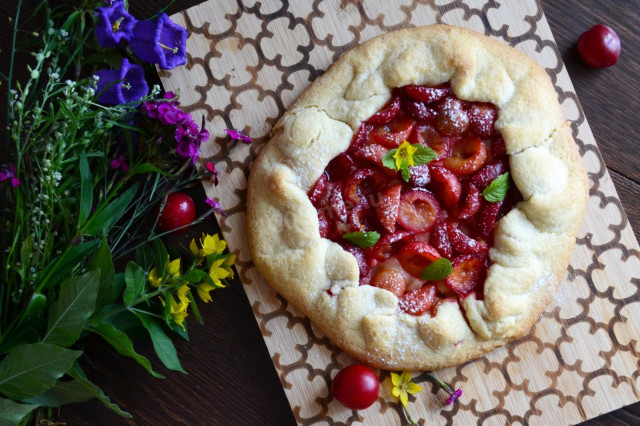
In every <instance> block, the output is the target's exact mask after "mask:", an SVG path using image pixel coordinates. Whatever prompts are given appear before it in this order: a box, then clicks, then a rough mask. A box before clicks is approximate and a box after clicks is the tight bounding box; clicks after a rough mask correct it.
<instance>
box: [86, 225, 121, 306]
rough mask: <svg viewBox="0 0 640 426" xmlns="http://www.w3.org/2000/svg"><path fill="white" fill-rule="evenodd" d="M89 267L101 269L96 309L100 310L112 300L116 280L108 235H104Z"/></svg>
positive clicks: (90, 268)
mask: <svg viewBox="0 0 640 426" xmlns="http://www.w3.org/2000/svg"><path fill="white" fill-rule="evenodd" d="M88 269H89V270H92V269H99V270H100V283H99V285H98V296H97V297H96V308H95V310H96V311H98V310H100V309H101V308H102V307H103V306H105V305H107V304H108V303H109V301H110V300H111V296H112V294H113V290H114V281H115V270H114V268H113V259H112V257H111V250H109V244H108V243H107V239H106V237H102V241H101V242H100V248H99V249H98V251H97V252H96V253H95V254H94V255H93V257H91V261H90V262H89V266H88Z"/></svg>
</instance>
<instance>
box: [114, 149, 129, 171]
mask: <svg viewBox="0 0 640 426" xmlns="http://www.w3.org/2000/svg"><path fill="white" fill-rule="evenodd" d="M109 165H110V166H111V168H112V169H114V170H117V169H121V170H122V171H123V172H125V173H126V172H128V171H129V162H128V161H127V157H125V156H124V154H120V155H119V156H117V157H116V158H114V159H113V160H111V162H110V163H109Z"/></svg>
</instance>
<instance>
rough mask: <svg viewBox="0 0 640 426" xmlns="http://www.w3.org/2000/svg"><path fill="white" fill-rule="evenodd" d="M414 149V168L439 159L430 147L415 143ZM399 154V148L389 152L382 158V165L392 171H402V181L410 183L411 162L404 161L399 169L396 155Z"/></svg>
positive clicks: (412, 145)
mask: <svg viewBox="0 0 640 426" xmlns="http://www.w3.org/2000/svg"><path fill="white" fill-rule="evenodd" d="M410 146H411V147H413V148H416V152H415V153H413V155H411V157H412V159H413V163H414V166H413V167H415V166H421V165H423V164H427V163H429V162H431V161H433V160H435V159H436V158H437V157H438V154H437V153H436V152H435V151H434V150H433V149H431V148H429V147H428V146H425V145H422V144H419V143H414V144H411V145H410ZM397 152H398V148H394V149H392V150H390V151H389V152H387V154H386V155H385V156H384V157H383V158H382V165H383V166H384V167H386V168H388V169H391V170H400V171H401V173H402V179H404V181H405V182H409V178H411V172H410V171H409V169H410V167H411V166H409V162H408V161H407V160H406V159H403V160H402V162H401V163H400V167H399V168H398V166H397V164H396V159H395V158H394V155H396V153H397Z"/></svg>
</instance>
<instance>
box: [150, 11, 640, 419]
mask: <svg viewBox="0 0 640 426" xmlns="http://www.w3.org/2000/svg"><path fill="white" fill-rule="evenodd" d="M241 3H242V4H241ZM389 3H391V2H387V1H384V0H377V1H376V0H365V1H357V0H315V1H306V0H297V1H296V0H293V1H289V2H285V1H277V0H265V1H263V2H256V1H251V0H245V1H242V2H241V1H240V0H238V1H232V0H210V1H208V2H206V3H203V4H201V5H199V6H196V7H193V8H191V9H189V10H187V11H184V12H182V13H180V14H177V15H175V16H173V17H172V18H173V19H174V20H175V21H176V22H178V23H180V24H181V25H184V26H185V27H187V28H188V29H189V32H190V38H189V40H188V42H187V51H188V62H187V66H186V67H180V68H178V69H176V70H172V71H170V72H168V71H162V72H161V78H162V81H163V84H164V85H165V88H166V89H167V90H174V91H177V90H181V101H182V105H183V106H184V107H185V108H186V109H187V110H188V111H190V112H192V113H193V114H194V116H195V117H198V116H200V115H201V114H202V115H204V116H205V117H206V119H207V122H208V124H207V128H208V130H209V131H210V132H211V135H212V138H211V140H210V141H209V142H208V143H207V144H206V146H204V147H203V150H202V159H203V160H205V161H206V160H212V161H215V162H216V164H217V166H218V169H219V170H220V184H219V185H218V186H217V187H213V186H210V185H209V186H206V188H205V189H206V191H207V194H208V195H209V196H210V197H214V198H216V199H218V200H219V201H220V203H221V205H222V206H223V208H224V210H225V211H226V212H227V216H226V217H222V216H218V221H219V224H220V227H221V229H222V231H223V234H224V237H225V238H226V240H227V242H228V244H229V247H230V249H231V250H232V251H233V252H235V253H237V254H238V260H237V262H236V266H237V270H238V273H239V274H240V277H241V280H242V283H243V285H244V289H245V291H246V293H247V296H248V298H249V300H250V302H251V305H252V308H253V312H254V314H255V317H256V320H257V322H258V325H259V326H260V329H261V330H262V333H263V336H264V339H265V342H266V344H267V347H268V349H269V351H270V353H271V356H272V359H273V363H274V366H275V368H276V370H277V371H278V374H279V377H280V380H281V382H282V386H283V387H284V390H285V393H286V395H287V397H288V398H289V402H290V404H291V409H292V411H293V414H294V416H295V418H296V420H297V421H298V423H300V424H312V423H324V422H328V423H334V422H339V423H346V424H351V423H361V422H363V423H366V424H385V425H386V424H389V425H397V424H400V423H401V419H402V418H403V414H402V411H401V408H400V405H399V404H398V403H396V401H395V399H394V398H393V397H392V396H391V394H390V386H389V379H388V378H389V373H388V372H380V378H381V381H382V380H384V382H383V385H382V391H381V393H380V397H379V398H378V401H377V402H376V403H375V404H374V405H373V406H371V407H370V408H368V409H367V410H362V411H358V412H356V411H351V410H348V409H346V408H344V407H342V406H341V405H340V404H339V403H338V402H337V401H335V400H334V399H333V397H332V396H331V393H330V391H329V387H330V381H331V378H332V377H333V376H335V374H336V373H337V371H338V370H339V369H340V368H342V367H344V366H345V365H348V364H351V363H353V360H352V359H350V358H349V357H348V356H347V355H345V354H344V353H342V352H341V351H340V350H338V349H337V348H335V347H334V346H333V345H332V344H331V343H330V342H329V341H328V340H327V339H326V338H325V337H324V336H323V335H322V333H320V332H319V331H318V330H316V329H315V328H314V326H313V325H312V324H311V323H310V322H309V321H308V320H307V319H305V318H304V317H301V316H300V315H299V314H298V313H297V312H296V311H295V310H294V309H293V308H291V307H290V306H289V305H288V304H287V302H286V301H285V300H284V299H283V298H282V297H280V296H279V295H278V294H276V293H275V292H274V291H273V290H272V289H271V288H270V287H269V286H268V285H267V284H266V283H265V281H264V280H263V279H262V277H260V275H259V274H258V273H257V271H256V270H255V268H254V267H253V263H252V261H251V258H250V255H249V249H248V245H247V238H246V228H245V200H246V191H245V186H246V179H247V175H248V172H249V166H250V164H251V161H252V160H253V159H254V158H255V157H256V154H257V152H259V151H260V149H261V148H262V146H263V144H264V143H265V142H266V141H267V135H268V133H269V130H270V129H271V127H272V126H273V124H274V123H275V122H276V120H277V118H278V117H279V116H280V115H281V114H282V113H283V112H284V111H285V109H286V108H287V107H288V106H289V105H290V104H291V103H292V102H293V101H294V100H295V99H296V98H297V97H298V95H299V94H300V93H301V92H302V91H303V90H304V89H305V88H306V87H308V86H309V85H310V84H311V82H312V81H313V80H314V79H315V78H316V77H317V76H319V75H320V74H322V72H323V70H324V69H326V68H327V67H328V66H329V65H330V64H331V63H332V62H334V61H335V60H336V59H337V58H338V57H340V55H342V54H343V53H344V52H345V51H347V50H349V49H350V48H352V47H354V46H355V45H357V44H359V43H361V42H363V41H366V40H368V39H370V38H372V37H374V36H376V35H378V34H381V33H385V32H389V31H393V30H395V29H400V28H405V27H410V26H418V25H427V24H432V23H436V22H438V23H446V24H451V25H459V26H464V27H468V28H471V29H473V30H476V31H478V32H481V33H485V34H488V35H490V36H492V37H495V38H497V39H500V40H502V41H504V42H506V43H509V44H510V45H512V46H514V47H515V48H517V49H520V50H522V51H524V52H525V53H527V54H528V55H529V56H531V57H532V58H534V59H535V60H536V61H538V62H539V63H540V64H541V65H542V66H544V67H545V68H546V69H547V71H548V73H549V75H550V76H551V78H552V81H553V83H554V84H555V88H556V91H557V93H558V96H559V99H560V102H561V103H562V107H563V110H564V113H565V115H566V117H567V118H568V119H569V120H571V121H572V129H573V134H574V137H575V138H576V141H577V142H578V144H579V146H580V152H581V154H582V158H583V161H584V163H585V166H586V169H587V172H588V175H589V181H590V198H589V206H588V210H587V214H586V217H585V219H584V222H583V225H582V228H581V231H580V233H579V235H578V238H577V245H576V249H575V251H574V254H573V258H572V261H571V265H570V266H569V271H568V275H567V278H566V279H565V281H564V282H563V284H562V285H561V286H560V290H559V293H558V295H557V296H556V297H555V299H554V301H553V302H552V304H551V306H549V308H548V309H547V311H546V312H545V313H544V314H543V316H542V318H541V320H540V322H539V323H538V324H537V325H536V326H535V327H534V328H533V330H532V332H531V333H530V335H528V336H527V337H525V338H523V339H521V340H519V341H517V342H514V343H512V344H510V345H508V346H506V347H504V348H501V349H498V350H496V351H494V352H492V353H490V354H488V355H487V356H485V357H483V358H481V359H478V360H475V361H472V362H468V363H466V364H463V365H461V366H458V367H455V368H449V369H445V370H441V371H438V372H437V375H438V376H439V377H440V378H442V379H443V380H445V381H448V382H449V383H451V384H452V385H453V386H454V387H456V388H458V387H461V388H462V389H463V391H464V395H463V397H462V398H461V400H460V402H459V403H458V404H456V405H454V406H448V407H444V406H443V402H444V401H445V400H446V395H445V394H444V393H443V392H438V391H437V388H436V387H435V386H433V385H431V384H430V382H428V381H427V380H426V378H425V377H424V376H421V375H420V373H414V376H415V377H414V381H416V382H418V383H420V384H422V385H423V387H425V390H423V391H422V392H420V393H419V394H418V395H417V397H415V398H412V402H411V403H410V405H409V410H410V412H411V413H412V416H413V417H414V419H415V420H419V419H422V422H423V424H429V425H432V424H451V423H455V424H471V423H483V424H505V423H524V424H542V425H549V424H565V423H577V422H580V421H582V420H586V419H589V418H592V417H595V416H597V415H599V414H602V413H605V412H608V411H611V410H614V409H617V408H620V407H622V406H625V405H627V404H630V403H633V402H636V401H638V400H639V398H640V396H639V395H640V394H639V384H640V379H639V375H640V373H639V372H638V366H639V365H640V363H639V357H638V353H639V351H640V343H639V342H640V340H638V336H640V314H639V312H640V291H639V290H638V284H639V283H640V251H639V249H638V243H637V241H636V239H635V237H634V235H633V232H632V230H631V228H630V226H629V223H628V221H627V218H626V215H625V213H624V211H623V209H622V205H621V203H620V200H619V199H618V196H617V194H616V190H615V188H614V186H613V183H612V181H611V178H610V176H609V174H608V172H607V170H606V168H605V166H604V163H603V161H602V158H601V156H600V153H599V151H598V148H597V146H596V143H595V141H594V138H593V135H592V133H591V130H590V129H589V126H588V124H587V121H586V119H585V117H584V114H583V111H582V108H581V107H580V104H579V102H578V99H577V96H576V94H575V91H574V89H573V86H572V84H571V80H570V79H569V76H568V74H567V72H566V69H565V67H564V65H563V63H562V59H561V56H560V54H559V52H558V50H557V48H556V45H555V42H554V40H553V36H552V34H551V32H550V29H549V26H548V24H547V21H546V19H545V16H544V13H543V12H542V9H541V7H540V5H539V4H538V3H537V2H536V1H535V0H517V1H514V0H511V1H508V2H507V1H490V0H476V1H465V2H448V1H434V0H403V1H398V2H395V4H393V5H391V4H389ZM226 128H235V129H240V130H243V131H245V132H246V133H247V134H249V135H251V136H252V137H253V138H254V143H253V144H252V145H249V146H248V145H242V144H240V145H238V146H237V147H236V148H235V149H233V150H232V151H231V152H229V147H230V142H229V139H228V138H227V137H226V134H225V133H224V129H226ZM212 380H215V378H212Z"/></svg>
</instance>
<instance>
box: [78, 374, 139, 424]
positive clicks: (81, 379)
mask: <svg viewBox="0 0 640 426" xmlns="http://www.w3.org/2000/svg"><path fill="white" fill-rule="evenodd" d="M67 374H68V375H69V376H71V377H73V378H74V379H76V381H77V382H78V383H80V384H82V385H83V386H84V387H85V388H87V390H88V391H89V392H91V394H93V396H95V397H96V398H98V399H99V400H100V402H102V403H103V404H104V405H106V406H107V407H108V408H110V409H112V410H113V411H114V412H115V413H116V414H118V415H119V416H122V417H128V418H131V414H129V413H127V412H126V411H123V410H122V409H121V408H120V407H118V405H117V404H114V403H113V402H111V400H110V399H109V397H108V396H107V395H105V393H104V392H103V391H102V389H100V388H99V387H98V386H96V385H95V384H93V383H92V382H90V381H89V380H88V379H87V376H85V374H84V372H83V371H82V369H81V368H80V366H79V365H78V364H77V363H76V364H75V365H74V366H73V367H72V368H71V370H69V371H68V372H67Z"/></svg>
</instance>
